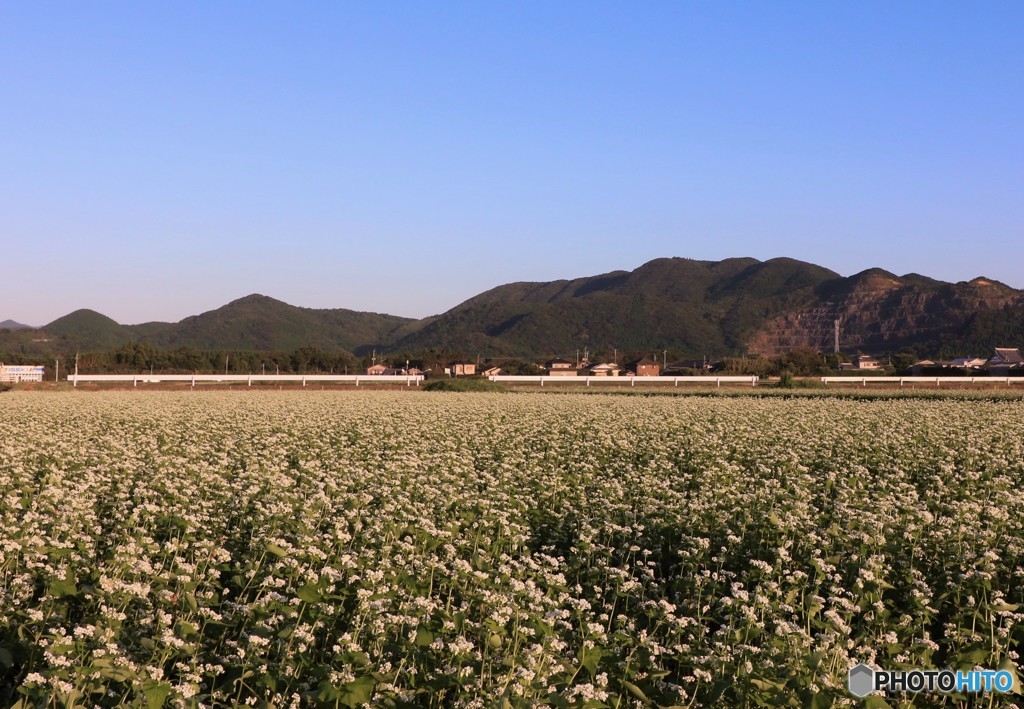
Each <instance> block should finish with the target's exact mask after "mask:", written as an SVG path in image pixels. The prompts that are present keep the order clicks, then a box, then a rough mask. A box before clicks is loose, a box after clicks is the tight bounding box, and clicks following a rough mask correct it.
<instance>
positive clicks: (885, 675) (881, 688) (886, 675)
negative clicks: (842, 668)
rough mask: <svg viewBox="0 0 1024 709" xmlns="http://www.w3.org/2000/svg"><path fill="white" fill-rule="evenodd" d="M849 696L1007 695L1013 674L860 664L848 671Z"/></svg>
mask: <svg viewBox="0 0 1024 709" xmlns="http://www.w3.org/2000/svg"><path fill="white" fill-rule="evenodd" d="M847 687H849V689H850V694H853V695H854V696H856V697H866V696H868V695H869V694H871V693H872V692H942V693H943V694H949V693H951V692H1009V691H1010V690H1011V689H1013V674H1012V673H1011V672H1009V671H1008V670H969V671H961V670H956V671H954V670H906V671H904V670H899V671H894V670H876V669H873V668H872V667H870V666H868V665H865V664H864V663H861V664H859V665H857V666H856V667H851V668H850V676H849V679H848V680H847Z"/></svg>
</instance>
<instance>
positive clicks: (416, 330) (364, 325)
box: [0, 258, 1024, 357]
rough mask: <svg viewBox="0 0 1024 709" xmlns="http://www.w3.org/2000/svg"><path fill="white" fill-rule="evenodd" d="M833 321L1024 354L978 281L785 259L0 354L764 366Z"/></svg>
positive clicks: (66, 321) (999, 304) (826, 335)
mask: <svg viewBox="0 0 1024 709" xmlns="http://www.w3.org/2000/svg"><path fill="white" fill-rule="evenodd" d="M836 321H838V322H839V331H840V345H841V348H842V349H843V350H844V351H847V352H851V351H857V350H859V351H863V352H869V353H875V352H885V351H896V350H899V349H903V348H911V349H914V350H916V351H917V352H919V353H921V354H922V355H934V354H936V353H938V352H939V351H957V352H959V353H961V354H975V355H978V354H985V353H986V352H987V351H988V350H989V348H991V347H993V346H1009V347H1018V346H1024V291H1020V290H1016V289H1013V288H1010V287H1009V286H1006V285H1004V284H1002V283H999V282H997V281H993V280H991V279H987V278H983V277H979V278H975V279H974V280H971V281H965V282H960V283H945V282H942V281H937V280H934V279H931V278H927V277H925V276H921V275H917V274H907V275H903V276H897V275H895V274H892V273H889V272H887V271H883V270H881V269H869V270H867V271H864V272H862V273H858V274H855V275H853V276H849V277H843V276H840V275H839V274H837V273H835V272H833V271H830V270H828V269H827V268H823V267H821V266H816V265H814V264H811V263H806V262H803V261H798V260H795V259H790V258H777V259H771V260H768V261H758V260H756V259H752V258H735V259H726V260H724V261H696V260H692V259H684V258H665V259H656V260H654V261H651V262H649V263H646V264H644V265H642V266H640V267H639V268H637V269H635V270H633V271H613V272H611V273H605V274H600V275H596V276H589V277H584V278H576V279H572V280H559V281H552V282H538V283H510V284H507V285H503V286H499V287H497V288H493V289H491V290H489V291H486V292H484V293H481V294H479V295H477V296H475V297H473V298H470V299H469V300H467V301H465V302H464V303H461V304H459V305H457V306H456V307H454V308H452V309H451V310H449V311H447V312H445V313H442V314H440V315H437V316H434V317H431V318H426V319H423V320H414V319H410V318H403V317H398V316H394V315H384V314H378V313H365V312H357V311H353V310H345V309H324V310H315V309H310V308H301V307H296V306H293V305H289V304H287V303H283V302H281V301H278V300H274V299H273V298H268V297H266V296H262V295H250V296H247V297H245V298H241V299H239V300H236V301H233V302H231V303H228V304H227V305H225V306H223V307H221V308H218V309H216V310H212V311H209V312H206V313H202V314H200V315H196V316H193V317H188V318H185V319H184V320H182V321H181V322H178V323H157V322H154V323H145V324H141V325H120V324H118V323H117V322H115V321H113V320H111V319H110V318H108V317H106V316H104V315H101V314H100V313H96V312H94V311H91V310H78V311H75V312H73V313H71V314H69V315H66V316H64V317H62V318H59V319H57V320H55V321H54V322H52V323H50V324H49V325H46V326H45V327H43V328H41V329H38V330H37V329H16V330H14V329H0V355H2V354H3V353H20V354H26V355H31V354H34V353H39V354H46V353H51V352H54V351H62V352H67V351H75V350H82V351H87V350H108V349H111V348H114V347H118V346H120V345H123V344H126V343H133V342H134V343H146V344H148V345H151V346H154V347H159V348H165V349H177V348H183V347H188V348H197V349H202V350H248V351H279V352H280V351H293V350H296V349H299V348H318V349H320V350H323V351H325V352H333V353H354V354H357V355H361V354H364V353H366V352H369V351H370V350H371V349H376V350H378V351H383V352H405V353H409V352H417V351H424V350H431V349H433V350H435V351H436V350H443V351H452V352H461V353H464V354H466V355H471V356H475V355H477V354H480V355H483V356H484V357H495V356H521V357H544V356H547V355H551V354H557V353H563V354H564V353H567V352H572V351H573V350H575V349H576V348H583V347H589V348H591V350H592V351H593V350H602V351H603V350H611V349H612V348H615V349H618V350H620V351H634V352H637V351H655V350H662V349H669V350H672V351H674V352H678V353H686V354H691V355H693V356H701V355H704V354H707V355H710V356H713V357H714V356H724V355H730V354H744V353H747V352H754V353H760V354H768V355H770V354H779V353H782V352H786V351H789V350H793V349H802V348H811V349H817V350H822V351H831V350H832V348H833V341H834V337H835V323H836Z"/></svg>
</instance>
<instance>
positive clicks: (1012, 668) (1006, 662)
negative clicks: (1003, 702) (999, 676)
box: [999, 657, 1021, 694]
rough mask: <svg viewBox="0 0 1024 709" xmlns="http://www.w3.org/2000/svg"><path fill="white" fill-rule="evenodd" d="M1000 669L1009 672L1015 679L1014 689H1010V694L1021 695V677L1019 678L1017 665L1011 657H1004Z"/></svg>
mask: <svg viewBox="0 0 1024 709" xmlns="http://www.w3.org/2000/svg"><path fill="white" fill-rule="evenodd" d="M999 669H1001V670H1005V671H1006V672H1009V673H1010V675H1011V676H1012V677H1013V687H1012V688H1011V689H1010V693H1011V694H1021V688H1020V677H1018V676H1017V665H1016V664H1014V662H1013V660H1011V659H1010V658H1009V657H1004V658H1003V661H1002V662H1000V663H999Z"/></svg>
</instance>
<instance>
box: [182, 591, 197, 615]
mask: <svg viewBox="0 0 1024 709" xmlns="http://www.w3.org/2000/svg"><path fill="white" fill-rule="evenodd" d="M185 603H187V604H188V607H189V609H191V611H192V612H193V613H195V612H196V611H198V610H199V602H198V601H196V594H194V593H192V592H191V591H190V592H188V593H186V594H185Z"/></svg>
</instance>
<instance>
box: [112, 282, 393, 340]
mask: <svg viewBox="0 0 1024 709" xmlns="http://www.w3.org/2000/svg"><path fill="white" fill-rule="evenodd" d="M410 322H412V321H411V320H410V319H409V318H401V317H397V316H394V315H380V314H377V313H362V312H356V311H354V310H341V309H337V310H315V309H312V308H300V307H296V306H294V305H288V304H287V303H283V302H281V301H279V300H274V299H273V298H268V297H267V296H264V295H249V296H246V297H244V298H240V299H238V300H235V301H232V302H230V303H228V304H227V305H225V306H223V307H221V308H218V309H216V310H211V311H209V312H206V313H202V314H201V315H194V316H192V317H188V318H185V319H184V320H182V321H181V322H179V323H176V324H174V325H168V326H165V327H154V326H153V324H147V325H142V326H135V327H137V328H138V329H137V330H135V331H136V332H137V334H138V336H139V339H140V340H142V341H146V342H150V343H152V344H154V345H157V346H159V347H195V348H197V349H238V350H273V351H291V350H295V349H298V348H300V347H319V348H320V349H323V350H326V351H329V352H337V351H348V352H355V351H357V350H361V349H363V348H365V347H373V346H377V347H381V346H382V345H383V343H385V342H387V341H388V340H389V339H390V336H391V333H392V332H394V331H395V330H397V329H399V328H401V327H403V326H405V325H407V324H408V323H410ZM146 328H149V331H148V332H147V330H146ZM130 329H132V328H130Z"/></svg>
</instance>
